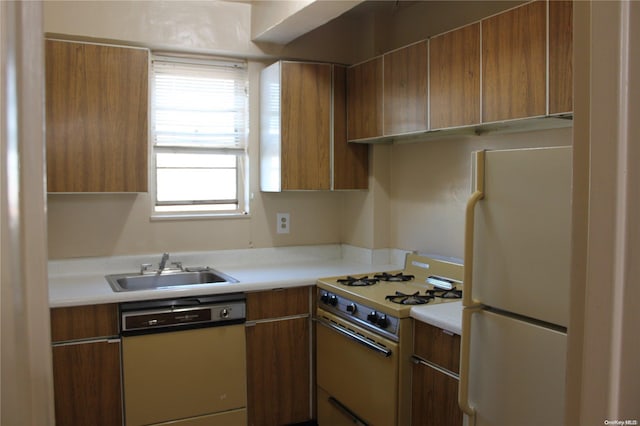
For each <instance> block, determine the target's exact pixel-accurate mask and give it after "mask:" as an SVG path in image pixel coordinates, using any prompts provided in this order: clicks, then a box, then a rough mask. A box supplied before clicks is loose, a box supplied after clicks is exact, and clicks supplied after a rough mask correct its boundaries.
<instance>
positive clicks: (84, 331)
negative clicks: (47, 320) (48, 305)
mask: <svg viewBox="0 0 640 426" xmlns="http://www.w3.org/2000/svg"><path fill="white" fill-rule="evenodd" d="M117 335H118V305H117V304H115V303H111V304H102V305H87V306H73V307H66V308H53V309H51V340H52V341H53V342H64V341H69V340H80V339H89V338H94V337H110V336H117Z"/></svg>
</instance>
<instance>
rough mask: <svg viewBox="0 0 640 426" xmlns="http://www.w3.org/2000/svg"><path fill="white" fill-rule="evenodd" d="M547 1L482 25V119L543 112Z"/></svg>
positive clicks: (512, 11) (519, 8)
mask: <svg viewBox="0 0 640 426" xmlns="http://www.w3.org/2000/svg"><path fill="white" fill-rule="evenodd" d="M546 22H547V13H546V2H544V1H534V2H531V3H527V4H525V5H523V6H520V7H517V8H515V9H512V10H510V11H507V12H505V13H501V14H499V15H495V16H493V17H490V18H487V19H485V20H483V21H482V121H483V122H484V123H487V122H493V121H500V120H509V119H516V118H524V117H534V116H542V115H545V114H546V104H547V102H546V98H547V96H546V92H547V90H546V81H547V80H546V75H547V72H546V68H547V54H546V50H547V49H546V44H547V43H546V42H547V37H546Z"/></svg>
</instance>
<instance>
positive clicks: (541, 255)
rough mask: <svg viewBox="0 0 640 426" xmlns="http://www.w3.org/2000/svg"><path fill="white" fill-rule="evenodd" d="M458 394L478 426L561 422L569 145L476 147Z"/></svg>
mask: <svg viewBox="0 0 640 426" xmlns="http://www.w3.org/2000/svg"><path fill="white" fill-rule="evenodd" d="M474 165H475V176H474V177H475V179H474V182H475V183H474V185H473V186H474V187H475V192H474V193H473V195H472V196H471V198H470V200H469V202H468V204H467V211H466V229H465V259H464V263H465V279H464V283H465V291H464V293H463V306H464V310H463V326H462V341H461V347H462V348H461V356H462V357H461V365H460V388H459V402H460V407H461V408H462V410H463V411H464V412H465V413H466V414H467V415H468V419H467V420H468V424H469V425H475V426H505V425H519V426H527V425H531V426H539V425H547V426H549V425H562V424H563V418H564V398H565V365H566V361H565V356H566V345H567V343H566V340H567V325H568V317H569V270H570V232H571V231H570V230H571V211H570V206H571V148H570V147H553V148H537V149H514V150H496V151H480V152H476V153H474Z"/></svg>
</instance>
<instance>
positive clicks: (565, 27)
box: [549, 0, 573, 114]
mask: <svg viewBox="0 0 640 426" xmlns="http://www.w3.org/2000/svg"><path fill="white" fill-rule="evenodd" d="M572 58H573V2H571V1H558V0H556V1H550V2H549V114H558V113H563V112H571V111H573V60H572Z"/></svg>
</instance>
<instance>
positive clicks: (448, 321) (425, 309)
mask: <svg viewBox="0 0 640 426" xmlns="http://www.w3.org/2000/svg"><path fill="white" fill-rule="evenodd" d="M411 317H412V318H414V319H416V320H418V321H422V322H426V323H427V324H431V325H433V326H435V327H440V328H443V329H445V330H447V331H451V332H452V333H455V334H462V302H448V303H438V304H437V305H431V306H429V304H426V305H420V306H414V307H413V308H411Z"/></svg>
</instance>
